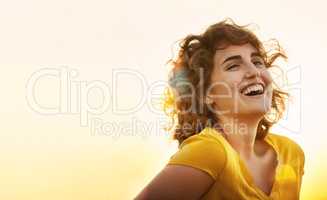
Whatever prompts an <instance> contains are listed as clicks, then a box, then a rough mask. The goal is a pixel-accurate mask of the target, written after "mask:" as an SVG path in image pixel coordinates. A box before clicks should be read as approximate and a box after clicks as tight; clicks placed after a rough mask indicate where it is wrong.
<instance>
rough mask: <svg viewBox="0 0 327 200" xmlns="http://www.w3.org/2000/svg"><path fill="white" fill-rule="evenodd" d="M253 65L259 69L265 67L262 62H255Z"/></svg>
mask: <svg viewBox="0 0 327 200" xmlns="http://www.w3.org/2000/svg"><path fill="white" fill-rule="evenodd" d="M253 64H254V65H255V66H258V67H263V66H264V63H263V62H262V61H254V62H253Z"/></svg>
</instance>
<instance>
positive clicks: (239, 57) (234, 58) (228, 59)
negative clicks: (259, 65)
mask: <svg viewBox="0 0 327 200" xmlns="http://www.w3.org/2000/svg"><path fill="white" fill-rule="evenodd" d="M256 56H258V57H261V55H260V53H258V52H253V53H251V57H256ZM240 59H242V57H241V56H240V55H236V56H230V57H228V58H226V59H225V60H224V62H223V64H224V63H225V62H228V61H230V60H240Z"/></svg>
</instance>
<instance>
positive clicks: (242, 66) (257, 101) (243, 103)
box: [208, 43, 272, 117]
mask: <svg viewBox="0 0 327 200" xmlns="http://www.w3.org/2000/svg"><path fill="white" fill-rule="evenodd" d="M271 83H272V79H271V76H270V74H269V72H268V69H267V68H266V66H265V63H264V60H263V58H262V57H261V56H260V54H259V52H258V51H257V49H255V48H254V47H253V46H252V45H251V44H249V43H247V44H244V45H239V46H237V45H229V46H227V48H224V49H219V50H217V51H216V54H215V56H214V68H213V71H212V74H211V84H210V86H209V89H208V94H209V95H208V98H209V99H211V100H212V101H213V102H214V109H215V111H216V113H218V114H220V115H222V114H223V115H233V116H238V117H241V116H249V115H252V116H262V117H263V115H264V114H265V113H266V112H267V111H269V109H270V108H271V101H272V84H271Z"/></svg>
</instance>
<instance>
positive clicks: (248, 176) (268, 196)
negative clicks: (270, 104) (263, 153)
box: [207, 127, 281, 199]
mask: <svg viewBox="0 0 327 200" xmlns="http://www.w3.org/2000/svg"><path fill="white" fill-rule="evenodd" d="M207 128H210V129H211V130H213V131H215V133H214V135H215V136H218V137H219V138H221V139H222V140H223V141H224V142H225V143H226V144H227V145H228V146H229V147H230V148H231V149H232V151H233V153H234V154H235V155H236V156H237V159H238V161H239V164H240V166H241V170H242V174H243V175H244V176H245V177H246V180H247V182H248V183H249V185H250V186H251V187H252V188H253V189H254V190H255V191H256V192H257V193H258V194H259V195H260V196H261V197H262V198H265V199H271V198H272V197H273V194H274V193H275V192H276V189H277V185H278V180H279V179H278V175H279V171H280V166H281V164H280V157H279V156H280V155H279V151H278V148H276V146H275V145H274V143H273V142H272V141H271V138H270V137H271V134H270V133H268V134H267V135H266V136H265V137H264V139H263V140H264V141H265V142H266V143H267V144H268V145H269V146H270V147H271V148H272V149H273V151H274V152H275V154H276V159H277V166H276V168H275V176H274V182H273V186H272V188H271V191H270V193H269V194H266V193H265V192H264V191H263V190H261V189H260V188H259V187H258V186H256V185H255V183H254V180H253V177H252V175H251V173H250V171H249V170H248V168H247V166H246V165H245V161H243V160H242V158H241V157H240V155H239V154H238V152H237V151H236V150H235V149H234V148H233V147H232V145H230V144H229V142H228V141H227V140H226V138H225V137H223V136H222V135H221V134H220V133H219V131H218V130H216V129H214V128H211V127H207ZM209 132H210V131H209Z"/></svg>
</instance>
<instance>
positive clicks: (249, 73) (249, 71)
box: [245, 62, 260, 78]
mask: <svg viewBox="0 0 327 200" xmlns="http://www.w3.org/2000/svg"><path fill="white" fill-rule="evenodd" d="M259 76H260V70H259V69H258V68H257V67H256V66H255V65H254V64H253V63H252V62H251V63H249V64H247V67H246V72H245V77H246V78H255V77H259Z"/></svg>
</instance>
